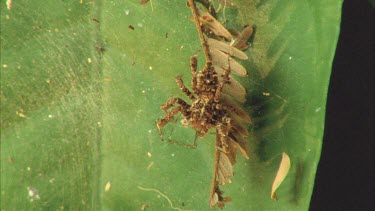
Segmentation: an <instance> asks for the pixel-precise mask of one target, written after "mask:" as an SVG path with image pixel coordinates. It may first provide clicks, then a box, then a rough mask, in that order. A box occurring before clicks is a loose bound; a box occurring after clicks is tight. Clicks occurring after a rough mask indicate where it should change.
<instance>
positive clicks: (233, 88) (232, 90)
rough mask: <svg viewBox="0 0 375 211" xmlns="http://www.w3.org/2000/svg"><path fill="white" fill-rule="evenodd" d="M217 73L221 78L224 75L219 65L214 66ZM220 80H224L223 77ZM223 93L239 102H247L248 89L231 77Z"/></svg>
mask: <svg viewBox="0 0 375 211" xmlns="http://www.w3.org/2000/svg"><path fill="white" fill-rule="evenodd" d="M213 67H214V69H215V71H216V73H217V74H218V75H219V76H220V75H223V74H224V69H223V68H221V67H220V66H218V65H214V66H213ZM219 80H220V81H221V80H222V77H219ZM223 92H224V93H226V94H228V95H229V96H232V97H233V98H234V99H236V100H237V101H239V102H242V103H243V102H245V100H246V89H245V87H243V86H242V84H241V83H240V82H238V81H237V80H236V79H235V78H233V77H232V76H230V75H229V83H228V84H225V86H224V89H223Z"/></svg>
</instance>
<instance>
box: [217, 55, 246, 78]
mask: <svg viewBox="0 0 375 211" xmlns="http://www.w3.org/2000/svg"><path fill="white" fill-rule="evenodd" d="M210 53H211V56H212V64H213V65H218V66H220V67H221V68H223V69H228V68H230V70H231V72H232V73H233V74H236V75H238V76H241V77H246V76H247V71H246V69H245V68H244V67H243V66H242V65H241V64H240V63H238V62H236V61H235V60H234V59H232V58H230V56H228V55H227V54H225V53H223V52H221V51H219V50H217V49H215V48H211V49H210Z"/></svg>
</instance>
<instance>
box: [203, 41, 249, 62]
mask: <svg viewBox="0 0 375 211" xmlns="http://www.w3.org/2000/svg"><path fill="white" fill-rule="evenodd" d="M207 43H208V47H210V48H215V49H217V50H220V51H222V52H224V53H227V54H228V55H230V56H234V57H237V58H239V59H242V60H247V59H249V58H248V57H247V55H246V54H245V53H244V52H243V51H241V50H238V49H237V48H235V47H233V46H231V45H229V44H227V43H225V42H223V41H218V40H215V39H212V38H207Z"/></svg>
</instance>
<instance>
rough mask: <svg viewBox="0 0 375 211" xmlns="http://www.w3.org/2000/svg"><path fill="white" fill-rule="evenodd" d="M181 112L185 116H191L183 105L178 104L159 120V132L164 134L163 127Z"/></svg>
mask: <svg viewBox="0 0 375 211" xmlns="http://www.w3.org/2000/svg"><path fill="white" fill-rule="evenodd" d="M178 112H180V113H181V114H182V115H183V116H184V117H188V116H189V112H188V111H187V110H186V109H184V108H183V107H182V106H177V107H174V108H172V110H171V111H170V112H169V113H167V114H166V115H165V116H164V117H163V118H162V119H161V120H159V121H158V122H157V124H156V125H157V127H158V130H159V134H160V135H162V132H161V128H163V127H164V126H165V125H166V124H167V123H168V122H169V121H171V120H172V119H173V116H174V115H176V114H177V113H178Z"/></svg>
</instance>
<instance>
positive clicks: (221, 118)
mask: <svg viewBox="0 0 375 211" xmlns="http://www.w3.org/2000/svg"><path fill="white" fill-rule="evenodd" d="M190 66H191V72H192V85H191V86H192V87H191V88H192V92H191V91H190V90H189V89H188V88H187V87H186V86H185V85H184V83H183V81H182V79H181V77H180V76H177V77H176V82H177V85H178V86H179V88H180V89H181V91H183V92H184V93H185V94H186V95H187V96H188V97H189V98H190V100H191V101H192V103H191V104H189V103H187V102H185V101H184V100H182V99H180V98H170V99H168V100H167V102H166V103H165V104H163V105H162V106H161V109H162V110H164V111H167V110H168V109H169V108H170V107H172V106H174V104H179V105H178V106H176V107H174V108H172V109H171V110H170V111H169V112H168V113H167V115H166V116H165V117H164V118H162V119H161V120H160V121H158V123H157V126H158V129H159V132H160V134H161V129H162V128H163V127H164V126H165V125H166V124H167V123H168V122H169V121H170V120H172V119H173V116H174V115H176V114H177V113H181V114H182V115H183V116H184V117H185V119H184V120H183V124H184V126H188V125H190V126H191V127H192V128H193V129H195V130H196V131H197V136H198V137H203V136H205V135H206V134H207V133H208V131H209V130H210V129H211V128H213V127H220V126H222V125H223V123H225V122H227V121H228V120H227V119H228V118H229V117H228V112H229V111H230V110H231V107H229V106H225V105H223V104H222V103H221V102H220V98H221V95H222V90H223V87H224V85H225V83H226V82H227V81H228V80H229V73H230V69H227V70H225V71H224V75H222V76H221V77H222V80H219V78H218V76H217V73H216V72H215V70H214V68H213V67H212V66H211V65H210V63H206V66H205V67H204V69H203V70H202V71H200V72H199V73H198V74H197V69H196V68H197V60H196V58H195V57H194V56H192V57H191V58H190Z"/></svg>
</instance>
